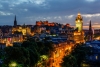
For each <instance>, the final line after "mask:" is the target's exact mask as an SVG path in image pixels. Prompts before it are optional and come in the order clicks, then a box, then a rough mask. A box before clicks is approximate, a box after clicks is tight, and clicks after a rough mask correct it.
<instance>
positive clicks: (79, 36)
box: [74, 13, 85, 43]
mask: <svg viewBox="0 0 100 67" xmlns="http://www.w3.org/2000/svg"><path fill="white" fill-rule="evenodd" d="M75 24H76V29H75V31H74V41H75V42H76V43H84V42H85V40H84V31H83V18H82V16H81V14H80V13H78V15H77V17H76V19H75Z"/></svg>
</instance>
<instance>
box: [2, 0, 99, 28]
mask: <svg viewBox="0 0 100 67" xmlns="http://www.w3.org/2000/svg"><path fill="white" fill-rule="evenodd" d="M94 4H95V5H94ZM99 4H100V1H99V0H78V1H76V0H55V1H53V0H35V1H34V0H17V1H14V0H11V1H8V0H5V1H3V0H1V1H0V22H1V24H0V25H13V21H14V16H15V15H16V17H17V22H18V24H24V23H25V24H33V25H34V24H35V22H36V21H39V20H42V21H44V20H48V21H49V22H57V23H62V24H65V23H69V24H71V25H75V17H76V16H77V13H78V12H80V13H81V15H82V17H83V25H84V26H88V25H89V24H88V23H89V21H90V20H91V22H92V25H94V26H97V25H99V24H100V22H99V21H100V20H99V19H100V9H98V8H99V6H100V5H99Z"/></svg>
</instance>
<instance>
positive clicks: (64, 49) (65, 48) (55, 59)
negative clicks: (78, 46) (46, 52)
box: [48, 43, 74, 67]
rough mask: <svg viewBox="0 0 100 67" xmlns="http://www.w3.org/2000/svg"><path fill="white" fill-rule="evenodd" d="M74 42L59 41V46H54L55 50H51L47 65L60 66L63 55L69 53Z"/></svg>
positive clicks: (51, 66)
mask: <svg viewBox="0 0 100 67" xmlns="http://www.w3.org/2000/svg"><path fill="white" fill-rule="evenodd" d="M73 46H74V44H72V43H70V44H67V43H61V44H60V46H57V47H55V51H53V52H52V56H51V57H50V58H49V59H50V62H49V63H50V66H48V67H61V66H60V64H61V62H63V61H62V59H63V57H64V56H65V55H68V54H70V52H71V51H72V49H71V48H72V47H73Z"/></svg>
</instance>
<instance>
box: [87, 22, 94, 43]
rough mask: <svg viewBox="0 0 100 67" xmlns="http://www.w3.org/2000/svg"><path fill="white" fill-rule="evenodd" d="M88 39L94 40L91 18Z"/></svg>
mask: <svg viewBox="0 0 100 67" xmlns="http://www.w3.org/2000/svg"><path fill="white" fill-rule="evenodd" d="M88 40H89V41H92V40H93V30H92V26H91V20H90V24H89V31H88Z"/></svg>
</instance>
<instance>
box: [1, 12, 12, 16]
mask: <svg viewBox="0 0 100 67" xmlns="http://www.w3.org/2000/svg"><path fill="white" fill-rule="evenodd" d="M0 15H3V16H6V15H13V13H9V12H2V11H0Z"/></svg>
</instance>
